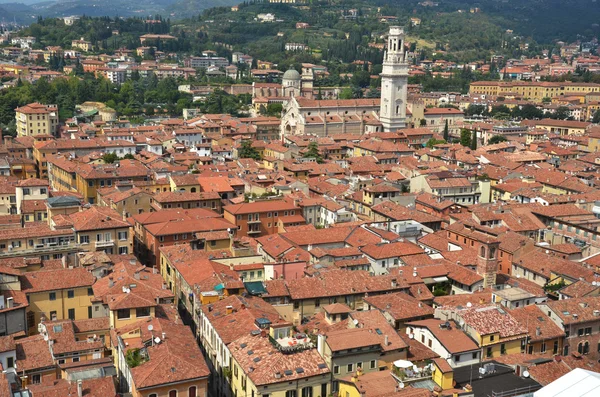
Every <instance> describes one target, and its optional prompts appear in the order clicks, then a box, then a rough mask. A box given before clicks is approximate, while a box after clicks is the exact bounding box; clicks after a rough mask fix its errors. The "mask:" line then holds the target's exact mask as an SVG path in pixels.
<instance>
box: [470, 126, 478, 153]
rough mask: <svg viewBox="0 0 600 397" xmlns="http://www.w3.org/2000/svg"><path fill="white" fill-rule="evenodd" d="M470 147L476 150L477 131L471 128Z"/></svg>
mask: <svg viewBox="0 0 600 397" xmlns="http://www.w3.org/2000/svg"><path fill="white" fill-rule="evenodd" d="M471 149H472V150H477V131H475V130H473V136H472V137H471Z"/></svg>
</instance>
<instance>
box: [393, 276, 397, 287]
mask: <svg viewBox="0 0 600 397" xmlns="http://www.w3.org/2000/svg"><path fill="white" fill-rule="evenodd" d="M397 286H398V281H397V280H396V279H395V278H393V279H392V288H396V287H397Z"/></svg>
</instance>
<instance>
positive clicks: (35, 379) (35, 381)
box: [31, 374, 42, 385]
mask: <svg viewBox="0 0 600 397" xmlns="http://www.w3.org/2000/svg"><path fill="white" fill-rule="evenodd" d="M41 382H42V375H40V374H35V375H31V383H33V384H35V385H37V384H39V383H41Z"/></svg>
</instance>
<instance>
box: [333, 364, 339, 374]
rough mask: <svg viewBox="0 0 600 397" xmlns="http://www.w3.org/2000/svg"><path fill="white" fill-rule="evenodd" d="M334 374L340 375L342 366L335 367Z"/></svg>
mask: <svg viewBox="0 0 600 397" xmlns="http://www.w3.org/2000/svg"><path fill="white" fill-rule="evenodd" d="M333 373H334V374H336V375H338V374H339V373H340V366H339V365H334V366H333Z"/></svg>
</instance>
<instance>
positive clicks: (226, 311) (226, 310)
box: [225, 306, 233, 314]
mask: <svg viewBox="0 0 600 397" xmlns="http://www.w3.org/2000/svg"><path fill="white" fill-rule="evenodd" d="M231 313H233V306H227V307H225V314H231Z"/></svg>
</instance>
